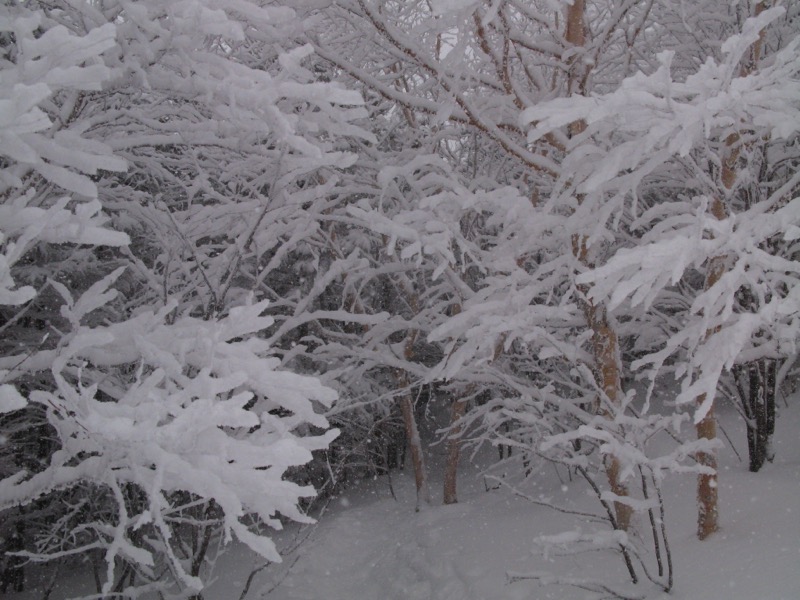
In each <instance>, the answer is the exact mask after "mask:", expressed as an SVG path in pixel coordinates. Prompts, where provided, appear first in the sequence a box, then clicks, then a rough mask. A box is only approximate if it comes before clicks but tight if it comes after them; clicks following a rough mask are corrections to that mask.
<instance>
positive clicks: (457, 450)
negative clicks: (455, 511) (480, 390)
mask: <svg viewBox="0 0 800 600" xmlns="http://www.w3.org/2000/svg"><path fill="white" fill-rule="evenodd" d="M466 407H467V402H466V400H465V399H463V398H456V399H455V400H453V405H452V406H451V408H450V431H449V432H448V434H447V464H446V465H445V470H444V503H445V504H456V503H457V502H458V494H457V490H456V481H457V474H458V461H459V458H460V457H461V425H460V424H458V421H459V419H461V417H463V416H464V411H465V410H466Z"/></svg>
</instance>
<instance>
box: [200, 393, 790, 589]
mask: <svg viewBox="0 0 800 600" xmlns="http://www.w3.org/2000/svg"><path fill="white" fill-rule="evenodd" d="M721 421H722V423H723V426H724V427H725V430H726V431H727V433H728V434H729V435H730V436H731V438H732V440H733V442H734V444H735V446H736V447H737V449H738V451H739V453H740V454H741V455H742V459H743V460H746V452H747V446H746V443H745V440H744V427H743V425H742V423H741V422H740V421H738V420H737V419H736V417H735V415H733V414H731V411H727V412H726V411H725V410H723V411H722V416H721ZM777 427H778V430H777V432H776V449H777V457H776V459H775V462H774V463H773V464H767V465H766V466H765V467H764V469H763V470H762V472H760V473H755V474H754V473H750V472H748V471H747V465H746V463H745V462H740V461H739V460H738V459H737V458H736V456H735V454H734V453H733V452H732V451H731V450H730V448H726V449H725V450H723V451H722V452H721V456H720V462H721V473H720V502H721V523H722V529H721V530H720V532H719V533H718V534H717V535H716V536H714V537H713V538H712V539H710V540H707V541H705V542H699V541H698V540H697V539H696V537H695V503H694V478H693V477H691V476H684V477H674V478H673V479H672V480H671V481H668V483H667V485H666V492H667V515H666V518H667V524H668V528H669V535H670V542H671V545H672V552H673V558H674V562H675V577H676V585H675V589H674V590H673V592H672V594H671V595H669V596H668V595H666V594H664V593H663V592H660V591H658V590H657V589H656V588H653V590H652V593H650V594H649V595H648V597H649V598H654V599H655V598H674V599H675V600H798V599H800V434H798V432H800V402H796V401H795V402H793V403H792V404H791V405H790V407H789V408H786V407H784V406H783V403H781V415H780V418H779V419H778V425H777ZM436 452H437V449H436V448H435V449H434V453H436ZM438 452H441V449H438ZM431 458H432V460H433V461H434V462H435V461H436V458H437V457H436V456H435V455H434V456H432V457H431ZM465 462H466V461H465ZM476 472H477V469H476V468H475V467H474V466H472V465H465V467H464V472H463V474H462V478H461V489H460V499H461V503H460V504H458V505H454V506H441V505H435V506H433V507H430V508H427V509H425V510H423V511H421V512H419V513H415V512H414V502H413V481H412V480H411V478H410V477H409V476H408V474H406V475H402V474H401V475H395V476H394V479H393V483H394V486H393V487H394V490H395V493H396V495H397V498H398V499H397V500H394V499H392V497H391V495H390V493H389V489H388V484H387V482H386V481H385V480H384V479H379V480H378V481H374V482H368V483H365V484H364V485H363V486H362V487H360V488H359V489H357V490H353V491H351V492H350V493H349V494H347V495H345V496H343V497H342V498H340V499H339V500H338V502H337V503H336V504H335V505H334V507H333V508H332V509H331V510H330V511H329V512H328V514H327V515H325V517H324V518H323V519H322V521H321V523H320V524H319V525H318V526H317V527H316V529H315V530H314V532H313V534H312V536H311V539H310V540H309V541H307V542H306V543H305V544H304V545H303V546H302V547H301V550H300V553H299V556H298V555H293V556H291V557H290V558H289V562H293V566H292V568H291V569H290V570H289V572H288V574H287V573H286V570H285V569H284V570H280V569H276V570H274V571H265V572H264V573H262V574H259V576H258V577H256V578H254V585H253V587H252V588H251V594H248V598H259V597H263V598H268V599H269V600H317V599H320V600H322V599H324V600H371V599H375V600H384V599H385V600H395V599H396V600H523V599H525V600H540V599H563V600H567V599H570V600H571V599H576V600H577V599H582V598H586V597H587V593H586V592H584V591H581V590H577V589H573V588H564V587H541V586H539V585H538V584H537V583H534V582H530V581H524V582H517V583H512V584H509V583H507V580H506V573H507V572H508V571H516V572H520V571H522V572H531V571H542V570H547V571H551V572H554V573H558V574H561V575H569V576H575V577H589V576H591V575H598V574H601V573H602V571H603V570H604V569H613V570H614V571H615V572H617V573H619V576H620V578H623V579H621V580H624V573H623V570H622V565H621V562H620V561H619V559H618V558H617V557H615V556H614V557H612V556H603V555H600V554H597V555H580V556H577V557H569V558H563V557H561V558H556V559H554V560H553V561H552V562H550V561H545V560H544V559H543V558H542V557H541V556H540V555H539V554H538V553H535V552H534V551H533V544H532V540H533V539H534V538H535V537H536V536H539V535H542V534H550V533H557V532H560V531H564V530H570V529H574V528H575V527H576V526H579V524H578V523H576V521H575V520H574V517H570V516H565V515H560V514H557V513H554V512H553V511H552V510H549V509H546V508H542V507H538V506H534V505H531V504H530V503H529V502H527V501H526V500H523V499H521V498H518V497H515V496H513V495H512V494H510V493H509V492H508V491H506V490H495V491H489V492H487V491H486V488H485V486H484V482H483V479H482V478H480V477H476V476H475V474H476ZM435 484H436V482H434V485H435ZM544 485H549V486H550V489H541V493H542V494H544V495H545V496H550V497H553V498H555V497H556V495H557V494H562V493H564V492H563V490H562V487H565V488H566V489H567V491H568V492H573V491H574V490H569V489H568V488H569V487H570V486H572V485H580V484H579V483H578V482H573V483H570V482H568V481H566V482H565V483H562V481H560V480H559V478H558V477H557V474H556V473H555V472H553V473H552V477H551V478H550V482H549V484H544ZM434 489H436V488H434ZM573 495H574V494H573ZM592 503H593V499H591V498H589V497H586V499H585V503H584V504H583V506H584V507H587V508H588V507H591V506H592ZM641 525H644V524H642V523H640V526H641ZM295 560H296V562H294V561H295ZM618 563H619V564H618ZM218 567H220V568H221V569H222V570H223V571H228V569H229V568H230V565H229V564H226V563H221V564H220V565H218ZM606 580H608V578H607V577H606ZM273 588H274V589H273ZM239 590H241V587H240V588H239ZM259 590H260V591H261V593H260V594H259V593H256V592H257V591H259ZM266 590H271V592H270V593H268V594H265V593H264V592H265V591H266ZM206 597H207V599H209V600H211V599H216V598H219V599H224V598H228V597H233V596H232V595H230V592H229V591H224V586H223V585H222V582H220V585H218V586H216V587H215V588H212V589H211V590H209V593H208V594H207V595H206ZM237 597H238V594H237Z"/></svg>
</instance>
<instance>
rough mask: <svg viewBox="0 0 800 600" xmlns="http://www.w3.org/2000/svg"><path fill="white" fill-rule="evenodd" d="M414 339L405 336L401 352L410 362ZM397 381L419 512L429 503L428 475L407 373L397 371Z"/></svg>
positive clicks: (410, 334) (409, 335)
mask: <svg viewBox="0 0 800 600" xmlns="http://www.w3.org/2000/svg"><path fill="white" fill-rule="evenodd" d="M415 339H416V333H409V334H408V335H407V336H406V343H405V348H404V351H403V352H404V354H405V358H406V359H407V360H411V358H412V356H413V353H414V352H413V346H414V340H415ZM397 380H398V384H399V387H401V388H405V394H404V395H403V397H402V398H401V399H400V410H401V412H402V414H403V426H404V428H405V432H406V439H407V440H408V447H409V449H410V450H411V464H412V465H413V467H414V483H415V484H416V488H417V505H416V509H417V510H419V509H420V506H421V504H422V503H423V502H424V503H425V504H430V503H431V493H430V489H429V488H428V473H427V469H426V467H425V455H424V453H423V451H422V440H421V439H420V437H419V428H418V427H417V419H416V418H415V417H414V397H413V395H412V393H411V382H410V381H409V377H408V373H406V372H405V371H399V372H398V374H397Z"/></svg>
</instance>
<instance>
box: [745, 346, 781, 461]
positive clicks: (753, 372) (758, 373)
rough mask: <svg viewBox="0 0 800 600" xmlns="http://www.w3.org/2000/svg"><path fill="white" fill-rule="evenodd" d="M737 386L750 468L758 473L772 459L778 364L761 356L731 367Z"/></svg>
mask: <svg viewBox="0 0 800 600" xmlns="http://www.w3.org/2000/svg"><path fill="white" fill-rule="evenodd" d="M734 378H735V379H736V387H737V389H738V391H739V397H740V400H741V403H742V411H743V412H744V416H745V425H746V427H747V451H748V456H749V459H750V461H749V462H750V471H752V472H753V473H757V472H758V471H759V470H760V469H761V467H763V466H764V462H765V461H767V460H769V461H771V460H772V458H773V456H774V454H773V451H772V434H773V433H775V395H776V393H777V389H776V383H777V363H776V361H774V360H769V359H761V360H758V361H755V362H753V363H750V364H748V365H743V366H739V367H737V368H735V369H734Z"/></svg>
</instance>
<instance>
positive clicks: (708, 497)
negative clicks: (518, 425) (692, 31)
mask: <svg viewBox="0 0 800 600" xmlns="http://www.w3.org/2000/svg"><path fill="white" fill-rule="evenodd" d="M727 164H728V163H727V162H726V163H725V164H724V166H723V173H722V175H723V177H722V180H723V182H724V185H725V186H726V187H727V186H728V183H727V182H730V184H731V185H733V179H732V176H731V175H730V172H729V171H728V168H727ZM734 178H735V176H734ZM709 210H710V212H711V214H712V215H714V217H716V218H717V219H719V220H720V221H721V220H723V219H725V217H726V216H727V214H726V211H725V205H724V204H723V203H722V201H721V200H720V199H719V198H714V200H713V201H712V202H711V206H710V209H709ZM724 273H725V256H717V257H715V258H713V259H712V260H711V264H710V265H709V269H708V273H707V275H706V281H705V289H709V288H711V287H712V286H714V285H715V284H716V283H717V282H718V281H719V280H720V278H721V277H722V275H723V274H724ZM714 333H716V329H710V330H708V331H707V332H706V339H708V338H710V337H711V336H713V335H714ZM705 401H706V395H705V394H701V395H700V396H698V397H697V399H696V404H697V406H698V407H699V406H701V405H702V404H703V403H704V402H705ZM695 430H696V432H697V439H698V440H702V439H705V440H714V439H716V437H717V418H716V415H715V411H714V400H713V399H712V400H711V407H710V408H709V409H708V412H707V413H706V415H705V416H704V417H703V418H702V419H701V420H700V421H699V422H698V423H697V425H695ZM695 458H696V459H697V462H698V464H700V465H702V466H704V467H708V468H710V469H713V471H714V472H713V473H700V474H699V475H698V476H697V537H698V538H700V539H701V540H704V539H706V538H707V537H708V536H710V535H711V534H712V533H714V532H715V531H717V529H719V524H718V519H719V507H718V494H717V488H718V485H717V456H716V453H715V452H714V451H713V450H712V451H710V452H706V451H699V452H697V453H696V454H695Z"/></svg>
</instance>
